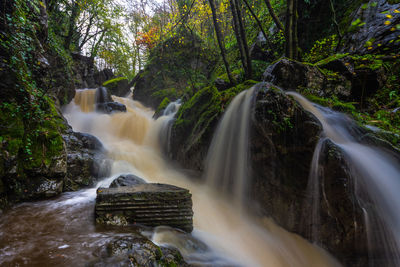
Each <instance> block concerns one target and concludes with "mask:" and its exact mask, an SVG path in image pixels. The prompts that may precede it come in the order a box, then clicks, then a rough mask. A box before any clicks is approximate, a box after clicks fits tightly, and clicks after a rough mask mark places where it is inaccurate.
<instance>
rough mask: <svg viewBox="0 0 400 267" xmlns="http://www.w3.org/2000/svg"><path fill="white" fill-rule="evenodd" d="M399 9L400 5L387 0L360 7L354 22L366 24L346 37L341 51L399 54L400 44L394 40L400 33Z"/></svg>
mask: <svg viewBox="0 0 400 267" xmlns="http://www.w3.org/2000/svg"><path fill="white" fill-rule="evenodd" d="M392 2H394V1H392ZM399 9H400V3H398V2H397V3H394V4H390V3H389V1H387V0H379V1H376V0H371V1H369V2H368V4H365V5H360V7H359V8H358V10H357V11H356V14H355V15H354V21H355V20H357V19H359V20H361V21H362V22H363V23H364V24H363V25H362V26H361V27H359V28H357V29H356V30H355V31H350V32H349V34H347V35H346V36H345V37H344V42H343V46H342V48H341V51H342V52H350V53H360V54H367V53H376V52H378V53H379V52H384V53H388V52H390V51H393V52H398V49H399V48H400V43H399V42H396V41H394V40H396V39H397V38H398V35H399V32H400V30H399V29H396V25H397V24H399V23H400V13H398V12H395V10H399ZM387 15H390V18H389V17H388V16H387ZM368 42H370V43H368Z"/></svg>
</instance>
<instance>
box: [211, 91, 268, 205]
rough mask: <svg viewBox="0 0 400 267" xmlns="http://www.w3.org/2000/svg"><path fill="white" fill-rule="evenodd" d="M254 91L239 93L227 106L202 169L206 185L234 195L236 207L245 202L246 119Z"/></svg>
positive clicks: (246, 177)
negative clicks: (236, 202)
mask: <svg viewBox="0 0 400 267" xmlns="http://www.w3.org/2000/svg"><path fill="white" fill-rule="evenodd" d="M260 86H262V85H260ZM258 87H259V86H258ZM255 90H257V89H256V87H253V88H251V89H249V90H246V91H243V92H241V93H240V94H239V95H237V96H236V97H235V98H234V99H233V101H232V103H231V104H230V105H229V108H228V109H227V111H226V112H225V114H224V115H223V117H222V119H221V122H220V123H219V125H218V127H217V130H216V133H215V135H214V137H213V140H212V142H211V146H210V148H209V152H208V155H207V160H206V166H205V174H204V176H205V177H206V180H207V182H208V183H209V184H210V185H211V186H212V187H214V188H218V189H221V190H222V192H224V193H226V194H229V195H233V196H234V199H235V200H237V201H238V203H239V204H242V203H244V202H245V199H244V197H245V196H246V194H247V186H248V184H249V182H248V179H249V178H250V175H249V169H248V157H249V155H248V151H249V149H248V146H249V117H250V112H251V109H250V108H251V104H252V97H253V93H254V91H255Z"/></svg>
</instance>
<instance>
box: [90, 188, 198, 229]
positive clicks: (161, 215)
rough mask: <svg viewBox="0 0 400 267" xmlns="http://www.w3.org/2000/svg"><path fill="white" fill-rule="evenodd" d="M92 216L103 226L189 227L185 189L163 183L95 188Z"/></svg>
mask: <svg viewBox="0 0 400 267" xmlns="http://www.w3.org/2000/svg"><path fill="white" fill-rule="evenodd" d="M95 217H96V223H98V224H105V225H119V226H124V225H128V224H142V225H147V226H152V227H155V226H160V225H167V226H171V227H175V228H178V229H182V230H184V231H186V232H191V231H192V230H193V211H192V198H191V194H190V193H189V190H187V189H183V188H179V187H176V186H173V185H167V184H139V185H135V186H128V187H126V186H124V187H117V188H99V189H98V190H97V198H96V207H95Z"/></svg>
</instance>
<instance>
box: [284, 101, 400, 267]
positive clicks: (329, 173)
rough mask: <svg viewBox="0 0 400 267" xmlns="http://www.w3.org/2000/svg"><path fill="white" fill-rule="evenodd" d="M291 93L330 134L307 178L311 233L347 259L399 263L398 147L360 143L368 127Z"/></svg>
mask: <svg viewBox="0 0 400 267" xmlns="http://www.w3.org/2000/svg"><path fill="white" fill-rule="evenodd" d="M290 94H291V95H292V96H294V97H295V98H296V100H298V101H299V103H301V105H302V106H303V107H304V108H305V109H307V110H308V111H310V112H312V113H313V114H314V115H315V116H316V117H317V118H318V120H319V121H320V122H321V123H322V125H323V133H322V135H323V136H325V137H327V138H329V139H330V140H331V141H329V140H328V141H327V142H326V144H325V145H324V146H323V147H322V148H321V149H322V150H320V149H318V147H317V149H316V151H315V152H316V153H319V154H320V155H321V157H314V158H313V161H317V162H315V163H313V165H314V164H315V166H317V167H316V169H315V171H312V172H311V173H310V180H309V185H312V186H309V190H308V195H309V196H311V199H312V200H311V203H312V204H311V206H312V207H311V208H312V210H313V213H312V216H311V219H309V220H308V223H309V224H310V226H311V228H310V229H311V236H310V237H309V238H311V240H314V241H315V242H317V243H321V244H322V245H323V246H325V247H327V248H328V249H329V250H331V251H332V252H334V253H335V254H337V255H338V256H339V258H341V259H342V261H343V262H345V263H346V264H352V265H355V266H365V265H368V264H370V265H373V266H375V265H385V266H397V265H398V264H399V261H400V256H399V255H400V253H399V252H400V249H399V248H400V246H399V243H398V242H399V240H400V238H399V237H398V226H399V224H400V223H399V222H400V218H399V216H398V212H397V210H398V209H399V207H398V205H399V204H398V203H399V201H398V197H397V191H398V190H399V189H400V180H399V177H400V168H399V167H398V166H400V153H399V151H397V150H396V149H393V148H390V147H388V146H387V145H385V146H383V147H374V146H369V145H364V144H361V143H359V141H358V139H359V137H360V135H359V133H360V132H363V131H365V130H358V129H357V128H358V126H356V125H355V123H354V122H352V121H351V120H350V119H349V118H347V117H346V116H345V115H343V114H340V113H338V112H333V111H331V110H329V109H326V108H322V107H316V106H314V105H312V104H311V103H310V102H308V101H307V100H306V99H305V98H304V97H302V96H300V95H298V94H296V93H290ZM364 136H365V135H364ZM378 166H379V168H378ZM305 216H308V217H309V214H307V215H305ZM309 218H310V217H309ZM313 224H316V225H313ZM327 234H328V235H330V236H327ZM346 248H348V249H346ZM355 255H357V256H356V257H355Z"/></svg>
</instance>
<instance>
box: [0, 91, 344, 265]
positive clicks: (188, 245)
mask: <svg viewBox="0 0 400 267" xmlns="http://www.w3.org/2000/svg"><path fill="white" fill-rule="evenodd" d="M94 95H95V93H94V89H87V90H78V91H77V94H76V97H75V101H73V102H71V103H70V104H69V105H68V106H66V107H65V108H64V111H63V114H64V116H65V117H66V119H67V120H68V123H69V124H70V125H71V126H72V127H73V130H74V131H78V132H85V133H89V134H92V135H94V136H96V137H97V138H99V140H100V141H101V142H102V143H103V145H104V147H105V148H106V150H107V151H108V156H109V157H110V158H111V159H112V160H113V164H112V169H111V176H110V177H108V178H106V179H104V180H102V181H100V182H99V183H98V184H97V186H96V188H97V187H100V186H103V187H106V186H108V185H109V184H110V183H111V182H112V181H113V179H115V178H116V177H118V175H120V174H125V173H132V174H134V175H137V176H140V177H142V178H144V179H145V180H146V181H148V182H159V183H168V184H173V185H176V186H180V187H184V188H187V189H189V190H190V192H191V193H192V198H193V210H194V231H193V233H192V234H191V235H182V234H179V233H178V232H176V231H175V230H173V229H170V228H165V227H160V228H155V229H148V228H138V229H136V230H135V229H131V228H122V229H111V230H110V229H104V228H101V227H96V226H95V224H94V204H95V198H96V188H89V189H84V190H80V191H77V192H67V193H63V194H62V195H61V196H59V197H57V198H54V199H51V200H45V201H38V202H30V203H22V204H19V205H16V206H14V207H13V208H12V209H11V210H9V211H7V212H6V213H5V214H3V215H2V216H1V217H0V229H1V231H0V265H1V266H84V265H86V264H87V263H89V262H91V261H93V260H94V259H96V257H97V254H96V253H97V251H98V250H99V249H100V248H101V247H102V246H104V245H105V244H106V243H107V242H109V241H110V240H111V239H112V238H114V237H116V236H118V235H121V236H123V235H124V233H126V232H129V231H139V232H141V233H142V234H144V235H146V236H148V237H149V238H151V239H152V241H153V242H155V243H156V244H158V245H161V246H162V245H172V246H175V247H177V248H178V249H179V250H180V251H181V253H182V255H183V256H184V258H185V260H186V261H187V262H188V263H190V264H194V265H196V266H311V267H312V266H339V264H338V262H337V261H336V260H335V259H333V258H332V257H331V256H330V255H329V254H328V253H327V252H325V251H324V250H322V249H321V248H319V247H317V246H315V245H313V244H311V243H309V242H307V241H306V240H304V239H303V238H301V237H300V236H298V235H295V234H292V233H289V232H287V231H285V230H284V229H282V228H280V227H278V226H277V225H276V224H274V223H273V222H272V221H271V220H269V219H266V218H264V219H256V218H252V217H251V216H249V215H247V214H246V213H245V212H241V211H239V210H240V209H241V208H240V207H238V205H237V204H236V203H235V202H232V201H229V200H227V199H226V198H224V197H223V196H222V195H221V194H219V193H218V192H217V191H216V190H213V187H212V184H213V183H212V182H208V183H200V182H196V179H191V178H190V177H188V176H187V174H185V172H183V171H181V170H179V169H176V167H172V165H171V164H170V163H168V161H167V160H166V159H165V158H164V157H163V155H162V153H161V145H162V144H160V143H161V141H160V140H161V139H162V138H160V135H163V134H165V133H163V132H162V131H164V130H165V125H166V124H167V122H168V121H169V120H170V119H171V118H172V117H173V115H174V112H175V111H176V108H175V111H174V112H171V111H170V112H169V113H168V114H166V115H165V116H161V117H160V118H158V119H157V120H154V119H153V118H152V116H153V113H154V111H152V110H150V109H148V108H146V107H144V106H143V105H142V104H140V103H139V102H137V101H133V100H131V99H130V98H123V97H114V96H113V99H114V101H117V102H120V103H122V104H124V105H126V107H127V112H124V113H113V114H111V115H108V114H100V113H97V112H95V111H94V103H95V100H94ZM221 164H222V163H221ZM228 167H229V166H228ZM211 180H212V179H211ZM197 181H198V179H197Z"/></svg>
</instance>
